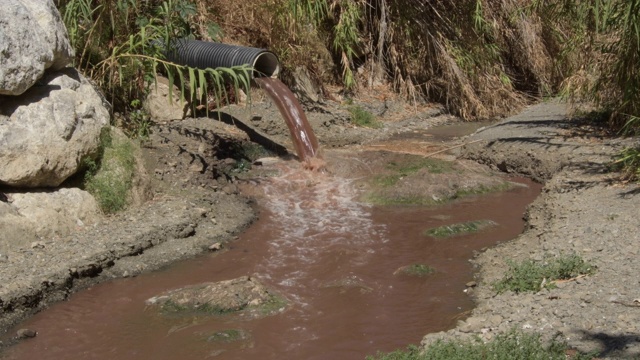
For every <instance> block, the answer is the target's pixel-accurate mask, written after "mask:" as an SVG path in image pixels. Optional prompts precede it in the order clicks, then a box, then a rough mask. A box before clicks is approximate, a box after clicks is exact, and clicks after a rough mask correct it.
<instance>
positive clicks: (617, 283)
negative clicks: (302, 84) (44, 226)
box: [0, 102, 640, 357]
mask: <svg viewBox="0 0 640 360" xmlns="http://www.w3.org/2000/svg"><path fill="white" fill-rule="evenodd" d="M364 106H366V108H367V109H368V110H369V111H371V112H373V113H374V114H376V115H380V116H381V117H382V118H383V119H385V120H386V122H385V126H384V127H383V128H382V129H375V130H374V129H366V128H357V127H354V126H353V125H351V124H350V122H349V116H348V111H347V110H346V109H345V108H343V107H339V106H338V105H337V104H333V105H327V106H323V107H318V108H316V109H315V111H313V112H309V113H308V116H309V120H310V122H311V124H312V126H313V127H314V130H315V131H316V134H317V135H318V138H319V139H320V140H321V143H322V145H323V147H324V148H325V149H332V148H340V149H343V150H340V151H347V152H349V151H353V152H356V151H359V150H362V149H367V148H369V149H370V148H372V147H373V148H376V147H377V146H380V145H378V144H376V143H374V141H376V140H381V139H387V140H388V139H390V138H392V136H395V135H397V134H399V133H401V134H408V135H411V136H414V137H415V138H413V140H412V141H413V145H411V146H407V145H406V142H407V141H408V140H407V139H410V138H411V137H410V136H406V137H404V138H403V139H402V140H397V141H396V140H389V141H386V143H385V145H384V146H385V147H387V148H388V149H389V150H390V151H395V152H407V151H409V152H415V151H418V152H420V153H421V154H423V155H424V154H429V153H431V152H439V151H440V149H443V148H447V147H448V148H452V150H451V151H449V152H443V153H441V154H440V155H442V156H447V157H450V158H454V157H455V156H460V157H463V158H466V159H470V160H474V161H477V162H479V163H483V164H487V165H489V166H492V167H494V168H496V169H498V170H500V171H505V172H509V173H518V174H523V175H527V176H530V177H532V178H534V179H536V180H538V181H541V182H545V184H546V185H545V190H544V192H543V195H542V196H541V197H540V198H539V199H538V200H537V201H536V202H535V203H534V204H533V205H532V206H531V209H530V211H529V214H528V220H529V227H528V229H527V231H526V232H525V233H524V234H523V235H522V236H521V237H519V238H518V239H516V240H514V241H512V242H509V243H506V244H502V245H501V246H498V247H496V248H494V249H489V250H487V251H485V252H483V253H482V254H479V256H478V257H477V259H475V261H474V262H475V264H476V265H477V266H478V270H479V272H478V284H479V285H478V287H477V288H475V289H474V293H473V296H474V297H475V298H476V300H477V302H478V307H477V309H475V310H474V312H473V314H472V315H471V317H470V318H468V319H467V320H466V321H463V322H461V323H460V325H459V326H458V327H457V328H456V329H453V330H451V331H448V332H444V333H439V334H432V335H429V336H427V337H426V338H425V343H428V342H429V341H432V340H433V339H436V338H442V337H459V336H462V337H465V336H470V335H473V334H479V335H480V336H482V337H484V338H490V337H492V336H494V335H495V333H496V332H498V331H505V330H508V329H511V328H514V327H515V328H518V329H524V330H527V331H540V332H542V333H544V334H545V336H547V337H552V336H556V335H558V334H560V336H561V337H562V338H564V339H566V340H567V341H568V342H569V344H570V345H571V346H574V347H576V348H578V349H579V350H581V351H588V350H592V349H596V348H597V349H598V350H599V351H600V352H601V353H602V355H603V356H605V357H606V356H611V357H614V356H618V355H624V356H632V355H638V354H640V338H639V337H640V330H639V329H638V326H639V325H638V324H640V321H638V320H640V306H638V305H639V304H638V303H637V302H634V300H635V299H639V298H640V290H638V289H640V287H639V286H638V285H639V284H638V281H639V280H638V279H639V278H638V276H637V274H638V273H640V272H639V270H640V261H638V260H637V255H638V250H637V243H638V240H640V238H639V236H640V227H639V225H638V222H637V217H638V210H637V209H638V205H639V202H640V196H639V195H638V194H639V193H640V192H639V191H638V188H637V186H634V185H621V184H620V183H619V182H618V181H616V179H615V174H609V173H607V171H606V164H607V163H608V162H609V161H610V160H611V156H612V155H613V154H615V153H616V151H618V150H619V149H621V147H622V146H623V145H624V144H623V140H618V139H613V140H610V139H607V138H599V137H598V136H597V135H595V134H598V133H599V130H598V129H597V126H594V125H593V124H589V123H586V122H577V121H569V120H567V119H566V117H565V108H564V106H561V105H559V104H556V103H545V104H541V105H538V106H535V107H532V108H530V109H528V110H527V111H525V112H524V113H522V114H521V115H518V116H516V117H513V118H510V119H507V120H506V121H503V122H500V123H499V124H496V125H493V126H490V127H486V128H483V129H481V130H480V131H478V132H477V133H476V134H474V135H472V136H470V137H467V138H461V139H455V140H450V141H447V142H446V143H439V144H438V146H437V147H435V148H433V149H431V148H429V147H428V144H426V142H425V138H424V136H425V135H424V134H423V133H422V131H423V130H424V129H427V128H430V127H433V126H436V125H442V124H447V123H452V122H456V121H457V120H456V119H454V118H453V117H451V116H448V115H444V114H442V112H441V110H440V109H438V108H424V109H421V110H419V111H417V112H416V111H414V109H409V108H405V107H403V105H399V104H395V103H372V104H364ZM222 114H223V115H220V114H210V117H209V118H200V119H188V120H184V121H176V122H171V123H167V124H158V126H157V127H156V128H155V129H154V133H153V134H152V137H151V139H150V142H149V143H148V144H147V146H146V147H145V148H143V152H144V154H145V155H144V158H145V161H146V164H147V168H148V171H149V172H150V175H151V178H152V189H153V191H154V197H153V200H152V201H150V202H148V203H146V204H145V205H144V206H142V207H139V208H134V209H129V210H127V211H125V212H123V213H121V214H118V215H116V216H111V217H106V218H105V219H104V220H103V221H102V222H101V223H100V224H97V225H95V226H92V227H81V228H79V229H78V231H77V232H76V233H75V234H73V235H72V236H70V237H68V238H56V239H45V240H44V241H43V242H41V243H38V244H33V246H31V247H28V248H16V249H12V251H11V252H10V253H8V254H2V257H1V258H0V278H2V279H3V283H2V284H0V307H1V309H2V318H1V320H0V328H2V329H3V330H5V331H6V329H7V328H8V327H9V326H10V325H11V324H14V323H15V322H16V321H18V320H20V319H23V318H24V317H26V316H28V315H29V314H32V313H34V312H36V311H39V310H41V309H44V308H46V307H47V306H48V305H49V304H51V303H52V302H55V301H60V300H63V299H65V298H66V297H68V296H69V294H71V293H72V292H75V291H77V290H79V289H82V288H84V287H86V286H89V285H91V284H94V283H97V282H101V281H106V280H108V279H112V278H117V277H124V276H135V275H136V274H139V273H141V272H145V271H151V270H155V269H158V268H160V267H163V266H166V265H167V264H169V263H171V262H174V261H176V260H179V259H184V258H188V257H193V256H195V255H196V254H199V253H201V252H203V251H209V250H208V248H209V246H210V245H212V244H215V243H218V242H220V243H222V244H223V245H222V246H224V243H225V242H226V241H230V240H233V238H234V237H235V235H236V234H238V233H239V232H241V231H242V230H243V229H245V228H246V227H247V226H248V225H249V224H250V223H251V222H252V221H253V220H254V219H255V216H256V214H255V212H254V210H253V208H252V204H251V203H252V201H251V200H250V199H248V198H245V197H243V196H242V195H241V194H240V193H239V191H238V186H237V183H238V181H239V180H238V176H240V175H239V174H237V173H235V172H234V171H237V170H239V169H240V170H242V169H241V168H243V167H244V166H247V165H246V164H243V163H238V162H237V160H232V159H231V158H230V152H229V151H232V150H233V149H238V147H242V146H245V145H247V144H251V143H252V142H253V143H260V144H261V145H263V146H265V147H267V148H270V149H271V150H272V151H274V152H276V153H283V152H285V151H286V148H289V149H291V148H292V147H291V145H290V140H289V136H288V132H287V129H286V126H285V124H284V123H283V122H282V120H281V117H280V115H279V114H278V113H277V109H276V108H275V106H270V105H269V103H267V102H265V103H259V102H257V103H255V104H254V105H252V106H251V107H230V108H227V109H225V111H224V112H223V113H222ZM218 119H220V120H223V121H222V122H221V121H218ZM225 122H226V123H228V124H225ZM249 140H250V141H249ZM427 140H428V142H429V143H431V144H433V143H437V142H440V140H438V139H435V138H433V137H431V138H429V139H427ZM397 142H400V143H402V142H404V146H403V145H402V144H398V143H397ZM463 144H467V145H466V146H464V147H458V146H461V145H463ZM394 146H398V147H399V149H395V148H394ZM420 146H425V148H424V149H419V147H420ZM344 171H348V169H347V170H344ZM567 252H576V253H578V254H580V255H581V256H583V257H584V258H586V259H588V260H589V261H592V262H593V263H594V264H595V265H596V266H597V267H598V271H597V272H596V273H595V275H593V276H589V277H584V278H580V279H577V280H576V281H569V282H566V283H563V284H560V286H559V287H558V288H557V289H553V290H550V291H549V290H545V291H542V292H540V293H536V294H519V295H514V294H509V293H506V294H502V295H496V294H495V292H494V291H493V290H492V288H491V286H490V284H491V283H492V282H493V281H495V280H497V279H499V278H501V277H502V276H503V274H504V272H505V269H506V268H507V266H506V260H508V259H513V260H519V259H530V258H531V259H542V258H544V257H545V256H548V255H556V254H560V253H567ZM463 290H464V289H460V291H463Z"/></svg>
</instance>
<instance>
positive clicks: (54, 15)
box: [0, 0, 73, 95]
mask: <svg viewBox="0 0 640 360" xmlns="http://www.w3.org/2000/svg"><path fill="white" fill-rule="evenodd" d="M0 9H2V11H0V94H1V95H20V94H22V93H24V92H25V91H26V90H27V89H29V88H30V87H31V86H33V85H34V84H35V83H36V82H37V81H38V80H39V79H40V78H41V77H42V76H43V74H44V71H45V70H46V69H48V68H52V69H53V70H58V69H61V68H63V67H64V66H66V65H67V64H69V63H70V62H71V60H72V58H73V49H72V48H71V46H70V45H69V40H68V38H67V30H66V28H65V26H64V23H63V22H62V19H61V17H60V13H59V12H58V10H57V9H56V7H55V5H54V4H53V1H52V0H0Z"/></svg>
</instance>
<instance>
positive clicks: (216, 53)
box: [166, 39, 280, 78]
mask: <svg viewBox="0 0 640 360" xmlns="http://www.w3.org/2000/svg"><path fill="white" fill-rule="evenodd" d="M166 56H167V60H169V61H172V62H174V63H176V64H181V65H186V66H190V67H194V68H198V69H206V68H213V69H215V68H217V67H232V66H241V65H249V66H251V67H253V74H252V78H257V77H276V76H278V72H279V71H280V62H279V61H278V57H277V56H276V55H275V54H274V53H272V52H270V51H267V50H265V49H259V48H252V47H246V46H236V45H228V44H220V43H214V42H208V41H199V40H187V39H180V40H176V41H174V43H173V48H172V49H171V51H168V52H167V54H166Z"/></svg>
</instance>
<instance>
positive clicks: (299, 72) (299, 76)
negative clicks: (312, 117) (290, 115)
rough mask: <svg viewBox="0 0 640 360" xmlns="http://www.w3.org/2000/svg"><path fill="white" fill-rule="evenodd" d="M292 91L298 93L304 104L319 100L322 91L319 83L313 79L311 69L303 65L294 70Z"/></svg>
mask: <svg viewBox="0 0 640 360" xmlns="http://www.w3.org/2000/svg"><path fill="white" fill-rule="evenodd" d="M291 91H292V92H293V93H294V94H296V96H297V97H298V100H300V102H301V103H303V104H309V103H311V104H313V103H317V102H319V101H320V95H321V93H322V92H321V91H320V88H319V87H318V85H316V83H315V82H314V81H313V80H312V79H311V74H310V73H309V70H308V69H307V68H306V67H302V66H298V67H297V68H296V69H295V70H294V72H293V85H292V86H291Z"/></svg>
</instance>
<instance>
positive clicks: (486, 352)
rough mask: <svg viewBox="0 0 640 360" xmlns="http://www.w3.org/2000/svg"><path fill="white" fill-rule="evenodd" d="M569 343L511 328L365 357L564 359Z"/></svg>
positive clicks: (576, 359)
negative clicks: (492, 334) (488, 335)
mask: <svg viewBox="0 0 640 360" xmlns="http://www.w3.org/2000/svg"><path fill="white" fill-rule="evenodd" d="M567 350H568V346H567V345H566V344H565V343H563V342H560V341H558V340H556V339H553V340H552V341H551V342H550V343H549V344H547V345H545V344H543V343H542V341H541V339H540V335H539V334H535V333H534V334H527V333H524V332H521V331H517V330H512V331H510V332H507V333H503V334H499V335H497V336H496V337H495V338H493V339H492V340H491V341H488V342H483V341H482V340H481V339H478V338H476V339H473V340H469V341H463V340H449V341H443V340H439V341H437V342H435V343H433V344H431V345H429V346H428V347H426V348H424V349H421V348H419V347H417V346H415V345H412V346H409V347H408V348H407V349H406V350H397V351H395V352H392V353H388V354H383V353H378V354H377V355H376V356H368V357H367V359H368V360H502V359H527V360H543V359H544V360H565V359H567V355H566V351H567ZM594 356H595V354H581V353H577V354H576V355H573V356H572V357H571V359H573V360H587V359H593V358H594Z"/></svg>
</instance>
